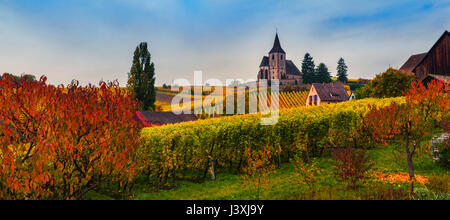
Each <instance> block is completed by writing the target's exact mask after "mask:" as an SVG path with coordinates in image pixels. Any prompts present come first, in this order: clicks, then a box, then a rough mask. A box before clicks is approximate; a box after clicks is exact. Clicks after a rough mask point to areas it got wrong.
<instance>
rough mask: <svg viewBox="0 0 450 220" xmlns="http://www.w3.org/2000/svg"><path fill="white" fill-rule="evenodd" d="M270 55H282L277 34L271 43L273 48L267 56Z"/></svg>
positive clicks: (282, 51)
mask: <svg viewBox="0 0 450 220" xmlns="http://www.w3.org/2000/svg"><path fill="white" fill-rule="evenodd" d="M271 53H284V54H286V52H284V50H283V48H281V44H280V39H279V38H278V33H277V34H276V35H275V42H274V43H273V48H272V50H270V52H269V54H271Z"/></svg>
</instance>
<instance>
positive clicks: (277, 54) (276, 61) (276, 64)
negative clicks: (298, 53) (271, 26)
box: [269, 33, 286, 79]
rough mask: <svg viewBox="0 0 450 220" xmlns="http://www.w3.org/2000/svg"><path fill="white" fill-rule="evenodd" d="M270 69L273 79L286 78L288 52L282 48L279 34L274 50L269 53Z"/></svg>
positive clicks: (276, 37)
mask: <svg viewBox="0 0 450 220" xmlns="http://www.w3.org/2000/svg"><path fill="white" fill-rule="evenodd" d="M269 67H270V68H269V71H270V76H271V79H285V78H286V52H284V50H283V48H281V44H280V39H279V38H278V33H277V34H276V36H275V42H274V43H273V48H272V50H270V52H269Z"/></svg>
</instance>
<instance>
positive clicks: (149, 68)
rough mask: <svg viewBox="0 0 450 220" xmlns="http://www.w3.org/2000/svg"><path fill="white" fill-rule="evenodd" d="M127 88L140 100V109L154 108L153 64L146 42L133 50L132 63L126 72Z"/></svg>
mask: <svg viewBox="0 0 450 220" xmlns="http://www.w3.org/2000/svg"><path fill="white" fill-rule="evenodd" d="M128 88H129V90H130V91H131V92H133V98H134V99H137V100H139V101H140V103H141V105H140V109H141V110H144V111H146V110H154V109H155V101H156V91H155V64H154V63H153V62H151V55H150V52H149V51H148V47H147V43H146V42H143V43H141V44H140V45H139V46H138V47H136V50H135V52H134V57H133V65H132V66H131V70H130V73H128Z"/></svg>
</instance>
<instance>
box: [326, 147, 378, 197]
mask: <svg viewBox="0 0 450 220" xmlns="http://www.w3.org/2000/svg"><path fill="white" fill-rule="evenodd" d="M332 155H333V160H334V161H333V162H332V164H333V165H334V175H335V176H336V178H337V180H338V181H339V182H344V183H345V184H346V185H347V186H349V187H352V188H356V187H357V186H358V184H359V183H361V182H364V181H365V180H366V179H367V178H368V171H369V170H370V169H371V168H372V166H373V165H374V164H373V162H372V161H370V160H369V158H368V156H367V154H366V150H362V149H354V148H352V147H346V148H338V149H336V150H334V151H333V153H332Z"/></svg>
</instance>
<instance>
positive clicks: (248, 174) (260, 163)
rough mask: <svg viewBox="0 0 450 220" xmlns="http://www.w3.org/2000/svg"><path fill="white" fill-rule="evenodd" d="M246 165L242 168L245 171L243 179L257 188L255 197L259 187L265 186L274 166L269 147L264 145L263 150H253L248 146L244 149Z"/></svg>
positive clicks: (258, 192)
mask: <svg viewBox="0 0 450 220" xmlns="http://www.w3.org/2000/svg"><path fill="white" fill-rule="evenodd" d="M246 155H247V156H248V158H247V167H244V168H243V171H244V173H245V176H244V181H245V182H246V183H248V184H249V185H250V186H253V187H255V188H256V189H257V198H258V200H259V194H260V190H261V187H267V185H268V183H269V175H270V173H271V171H272V170H274V169H275V166H274V165H273V164H272V161H271V160H272V155H271V151H270V148H269V147H268V146H266V147H265V148H264V149H263V150H260V151H253V150H251V149H250V148H247V150H246Z"/></svg>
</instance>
